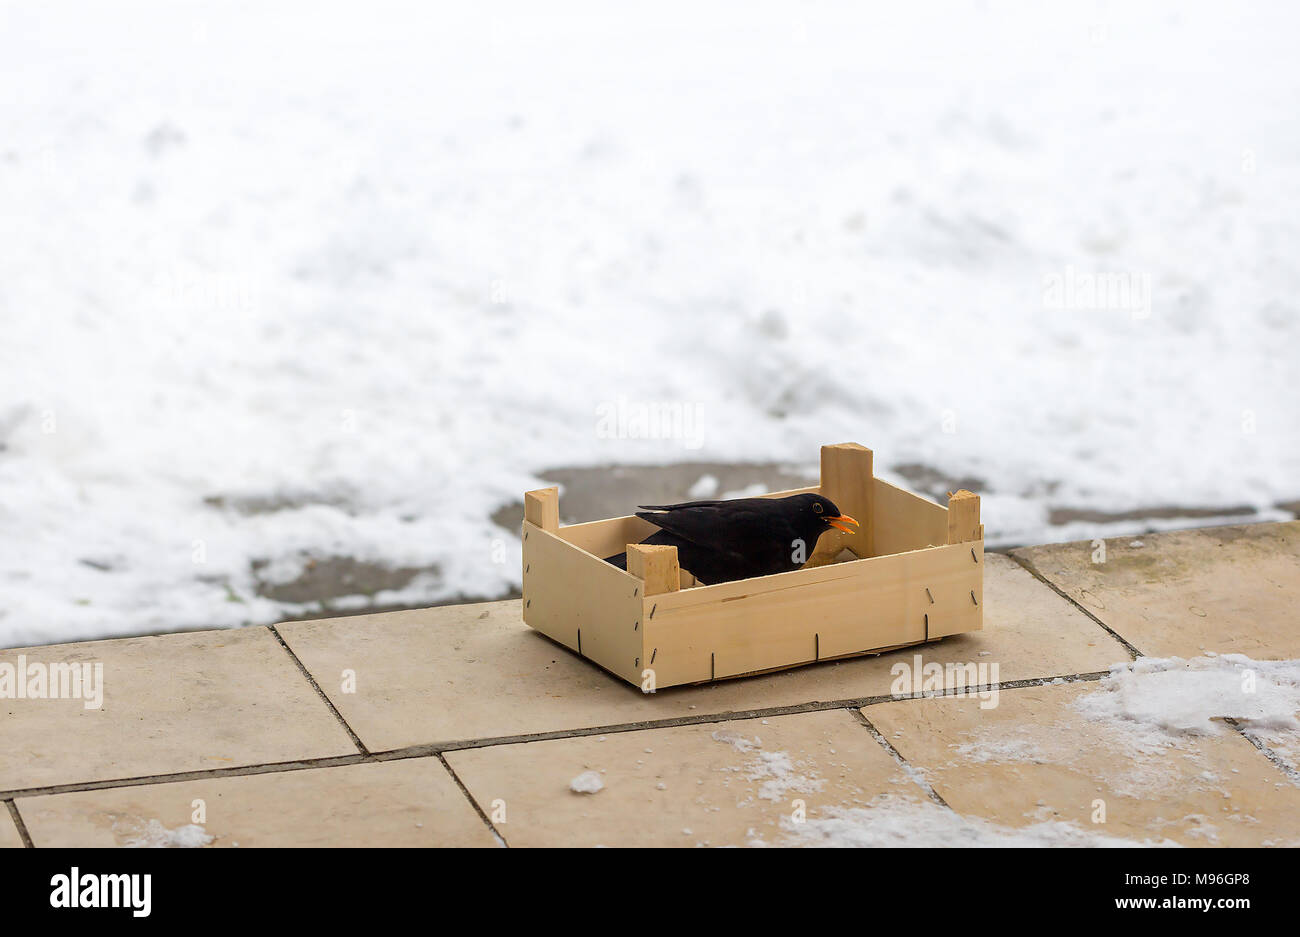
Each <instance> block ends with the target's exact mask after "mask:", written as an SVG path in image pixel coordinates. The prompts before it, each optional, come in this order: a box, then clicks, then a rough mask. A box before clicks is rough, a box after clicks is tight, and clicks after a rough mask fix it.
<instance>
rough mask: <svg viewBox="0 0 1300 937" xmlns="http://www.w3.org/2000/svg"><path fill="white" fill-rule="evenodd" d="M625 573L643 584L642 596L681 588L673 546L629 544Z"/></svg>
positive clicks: (678, 566)
mask: <svg viewBox="0 0 1300 937" xmlns="http://www.w3.org/2000/svg"><path fill="white" fill-rule="evenodd" d="M627 571H628V572H629V573H631V574H632V575H633V576H635V577H636V578H637V579H640V580H641V581H642V583H643V584H644V585H643V586H642V589H641V594H642V595H643V596H650V595H660V594H662V593H664V592H676V591H678V590H679V589H680V588H681V581H682V571H681V566H680V565H679V564H678V561H677V548H676V547H674V546H664V545H658V544H647V543H629V544H628V545H627Z"/></svg>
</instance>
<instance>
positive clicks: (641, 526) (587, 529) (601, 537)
mask: <svg viewBox="0 0 1300 937" xmlns="http://www.w3.org/2000/svg"><path fill="white" fill-rule="evenodd" d="M656 529H657V528H655V527H654V526H653V525H651V524H650V523H649V522H647V521H643V520H641V518H639V517H634V516H632V517H613V518H610V519H609V520H604V521H591V522H590V523H586V524H570V525H569V526H568V527H561V528H560V529H559V532H558V533H557V536H558V537H559V538H560V539H561V540H563V541H565V542H566V543H571V544H573V545H574V546H575V547H577V548H578V549H579V550H586V551H587V552H588V553H590V554H591V555H592V556H597V557H600V558H602V559H603V558H605V557H607V556H613V555H614V554H616V553H622V552H623V551H624V550H626V549H627V545H628V544H629V543H640V542H641V541H642V540H644V539H645V538H646V537H648V536H650V535H651V534H652V533H654V532H655V530H656Z"/></svg>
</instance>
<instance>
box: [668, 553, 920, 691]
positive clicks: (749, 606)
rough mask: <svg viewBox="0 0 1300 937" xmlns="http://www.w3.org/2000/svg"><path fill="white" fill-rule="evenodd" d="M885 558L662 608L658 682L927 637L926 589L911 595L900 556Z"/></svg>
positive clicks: (743, 671) (791, 664) (704, 677)
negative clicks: (829, 573)
mask: <svg viewBox="0 0 1300 937" xmlns="http://www.w3.org/2000/svg"><path fill="white" fill-rule="evenodd" d="M886 559H887V560H888V561H889V562H887V563H883V564H876V563H874V562H873V561H866V562H860V563H858V562H855V563H844V564H839V565H838V566H837V567H831V568H833V569H836V570H837V571H838V572H839V573H840V574H839V575H837V576H835V577H821V578H819V579H818V580H816V581H810V582H802V583H798V582H797V583H794V584H788V585H785V586H783V587H781V588H775V589H773V588H769V589H764V590H759V591H753V592H751V593H750V594H747V595H742V596H737V597H733V598H730V599H719V600H715V601H710V602H699V603H695V604H692V605H686V606H680V607H677V608H671V609H666V610H661V611H659V612H657V613H656V614H655V615H654V616H653V617H651V618H650V619H649V623H648V625H647V631H646V648H647V651H649V653H650V655H651V660H653V662H654V663H653V665H652V666H653V667H654V669H655V674H656V681H657V683H658V684H659V685H660V686H668V685H673V684H676V683H691V682H697V681H700V680H709V679H721V678H723V677H730V676H737V675H740V674H747V673H754V672H756V671H763V670H775V669H780V668H784V667H794V666H798V665H800V664H807V663H812V662H813V661H815V660H818V659H821V658H827V657H835V656H840V655H843V654H853V653H859V652H862V651H869V650H872V649H874V648H878V647H890V646H895V645H899V644H910V643H915V642H919V641H923V640H925V629H924V624H923V618H922V614H923V613H922V609H921V603H922V602H923V601H924V593H923V591H921V590H919V589H913V590H911V593H912V594H909V592H908V589H907V582H906V580H905V579H904V578H903V572H902V564H903V558H901V557H889V558H886ZM886 567H888V568H886ZM826 569H827V567H822V568H821V569H818V570H815V571H808V572H817V573H821V572H824V571H825V570H826ZM752 582H753V583H754V584H755V585H758V584H762V582H763V581H762V580H753V581H752Z"/></svg>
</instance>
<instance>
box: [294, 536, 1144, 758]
mask: <svg viewBox="0 0 1300 937" xmlns="http://www.w3.org/2000/svg"><path fill="white" fill-rule="evenodd" d="M986 558H987V564H988V565H987V568H986V570H985V586H984V590H985V591H984V602H985V610H984V630H983V631H982V632H977V633H973V634H966V635H956V636H954V637H951V638H947V639H945V640H943V641H941V642H938V643H936V644H930V645H925V646H921V647H915V648H907V649H904V650H900V651H896V652H892V653H889V654H884V655H880V656H877V657H864V658H857V659H853V660H847V661H837V662H830V663H825V664H820V665H813V666H809V667H800V668H796V669H793V670H787V671H781V672H779V673H774V674H768V675H764V676H758V677H749V678H743V679H739V680H727V681H723V682H720V683H716V684H712V685H707V686H699V687H674V688H671V689H667V690H662V691H660V692H659V693H657V694H655V695H652V696H651V695H646V694H643V693H641V692H640V690H639V689H638V688H636V687H633V686H631V685H630V684H626V683H624V682H623V681H621V680H619V679H617V678H615V677H612V676H610V675H609V674H607V673H605V672H604V671H602V670H600V669H599V668H598V667H596V666H595V665H594V664H592V663H590V662H589V661H586V660H583V659H581V658H579V657H578V656H577V655H576V654H574V653H573V652H571V651H569V650H568V649H566V648H564V647H562V646H560V645H558V644H555V643H553V642H552V641H550V640H549V639H548V638H545V637H543V636H542V635H540V634H538V633H537V632H535V631H533V630H531V629H530V628H528V627H527V626H526V625H524V623H523V621H522V619H521V617H520V613H519V603H518V602H517V601H509V602H495V603H489V604H484V605H463V606H452V607H444V608H436V609H426V610H421V611H410V612H392V613H387V614H379V615H367V616H361V617H356V618H349V619H328V620H324V621H310V622H294V623H290V624H285V625H282V626H280V633H281V635H282V636H283V637H284V639H285V642H286V643H287V644H288V645H289V646H290V647H291V648H292V649H293V651H294V653H295V654H297V656H298V657H299V658H300V659H301V660H302V662H303V665H304V666H305V667H306V668H307V669H308V671H309V672H310V673H311V674H312V676H313V677H314V678H315V680H316V681H317V682H318V683H319V685H320V686H321V688H322V689H323V690H324V692H325V693H326V694H327V695H328V696H329V698H330V701H331V702H332V703H333V704H334V705H335V706H336V707H337V708H338V710H339V712H340V713H341V714H342V715H343V718H344V719H346V720H347V722H348V724H349V725H350V726H351V727H352V729H353V731H355V732H356V733H357V735H358V736H359V737H360V738H361V741H362V743H363V744H364V745H366V747H367V748H369V749H370V750H371V751H386V750H392V749H397V748H403V747H407V746H414V745H422V744H432V743H438V742H450V741H456V740H464V739H475V738H508V737H512V736H517V735H524V734H531V733H544V732H556V731H563V730H572V729H580V728H591V727H598V726H610V725H625V724H630V723H636V722H640V721H644V720H655V719H669V718H679V717H689V716H701V715H705V714H709V713H727V712H746V711H751V710H756V709H767V708H776V707H782V706H792V705H799V704H804V703H809V702H812V701H831V700H852V699H863V698H866V697H870V696H883V695H888V694H889V693H890V686H891V684H892V683H893V680H894V677H893V676H892V675H891V673H890V668H891V667H892V666H893V665H894V664H895V663H897V662H899V661H906V662H909V663H910V662H911V661H912V659H913V655H914V654H921V655H923V657H924V659H925V660H926V661H931V660H933V661H937V662H939V663H948V662H963V663H964V662H975V663H996V664H998V668H999V673H998V676H999V679H1001V680H1021V679H1029V678H1036V677H1051V676H1056V675H1060V674H1071V673H1091V672H1097V671H1102V670H1106V669H1108V668H1109V667H1110V665H1111V664H1113V663H1116V662H1118V661H1124V660H1128V659H1129V655H1128V653H1127V651H1126V650H1125V649H1124V648H1123V646H1122V645H1120V644H1119V643H1118V642H1116V641H1115V639H1114V638H1113V637H1111V636H1110V635H1109V634H1107V633H1106V631H1105V630H1104V629H1103V628H1101V627H1099V626H1098V625H1097V624H1096V622H1094V621H1092V620H1091V619H1089V618H1088V617H1087V616H1086V615H1084V614H1082V613H1081V612H1079V611H1078V609H1076V608H1074V607H1073V606H1072V605H1071V604H1070V603H1069V602H1067V601H1065V600H1064V599H1062V598H1061V597H1060V596H1059V595H1057V594H1056V593H1055V592H1053V591H1052V590H1051V589H1050V588H1048V587H1047V586H1045V585H1043V584H1042V583H1041V582H1039V581H1037V580H1036V579H1034V577H1033V576H1031V575H1030V574H1029V573H1028V572H1026V571H1025V570H1024V569H1022V568H1021V567H1020V566H1019V565H1017V564H1016V563H1015V562H1014V561H1013V560H1011V559H1008V558H1007V557H1004V556H998V555H995V554H989V555H987V556H986ZM345 670H347V671H353V672H355V674H356V689H355V692H354V693H345V692H343V682H344V671H345Z"/></svg>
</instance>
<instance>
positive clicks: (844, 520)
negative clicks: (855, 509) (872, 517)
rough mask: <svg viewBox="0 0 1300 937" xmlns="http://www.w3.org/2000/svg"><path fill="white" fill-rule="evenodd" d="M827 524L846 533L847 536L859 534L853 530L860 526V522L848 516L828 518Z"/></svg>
mask: <svg viewBox="0 0 1300 937" xmlns="http://www.w3.org/2000/svg"><path fill="white" fill-rule="evenodd" d="M826 523H828V524H830V525H831V526H832V527H834V528H835V529H836V530H842V531H844V532H845V533H846V534H852V533H857V531H856V530H854V529H853V528H854V527H858V526H859V525H858V522H857V521H855V520H854V519H853V518H851V517H849V516H848V515H847V514H841V515H840V516H839V517H828V518H826ZM850 524H852V525H853V526H852V527H850V526H849V525H850Z"/></svg>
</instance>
